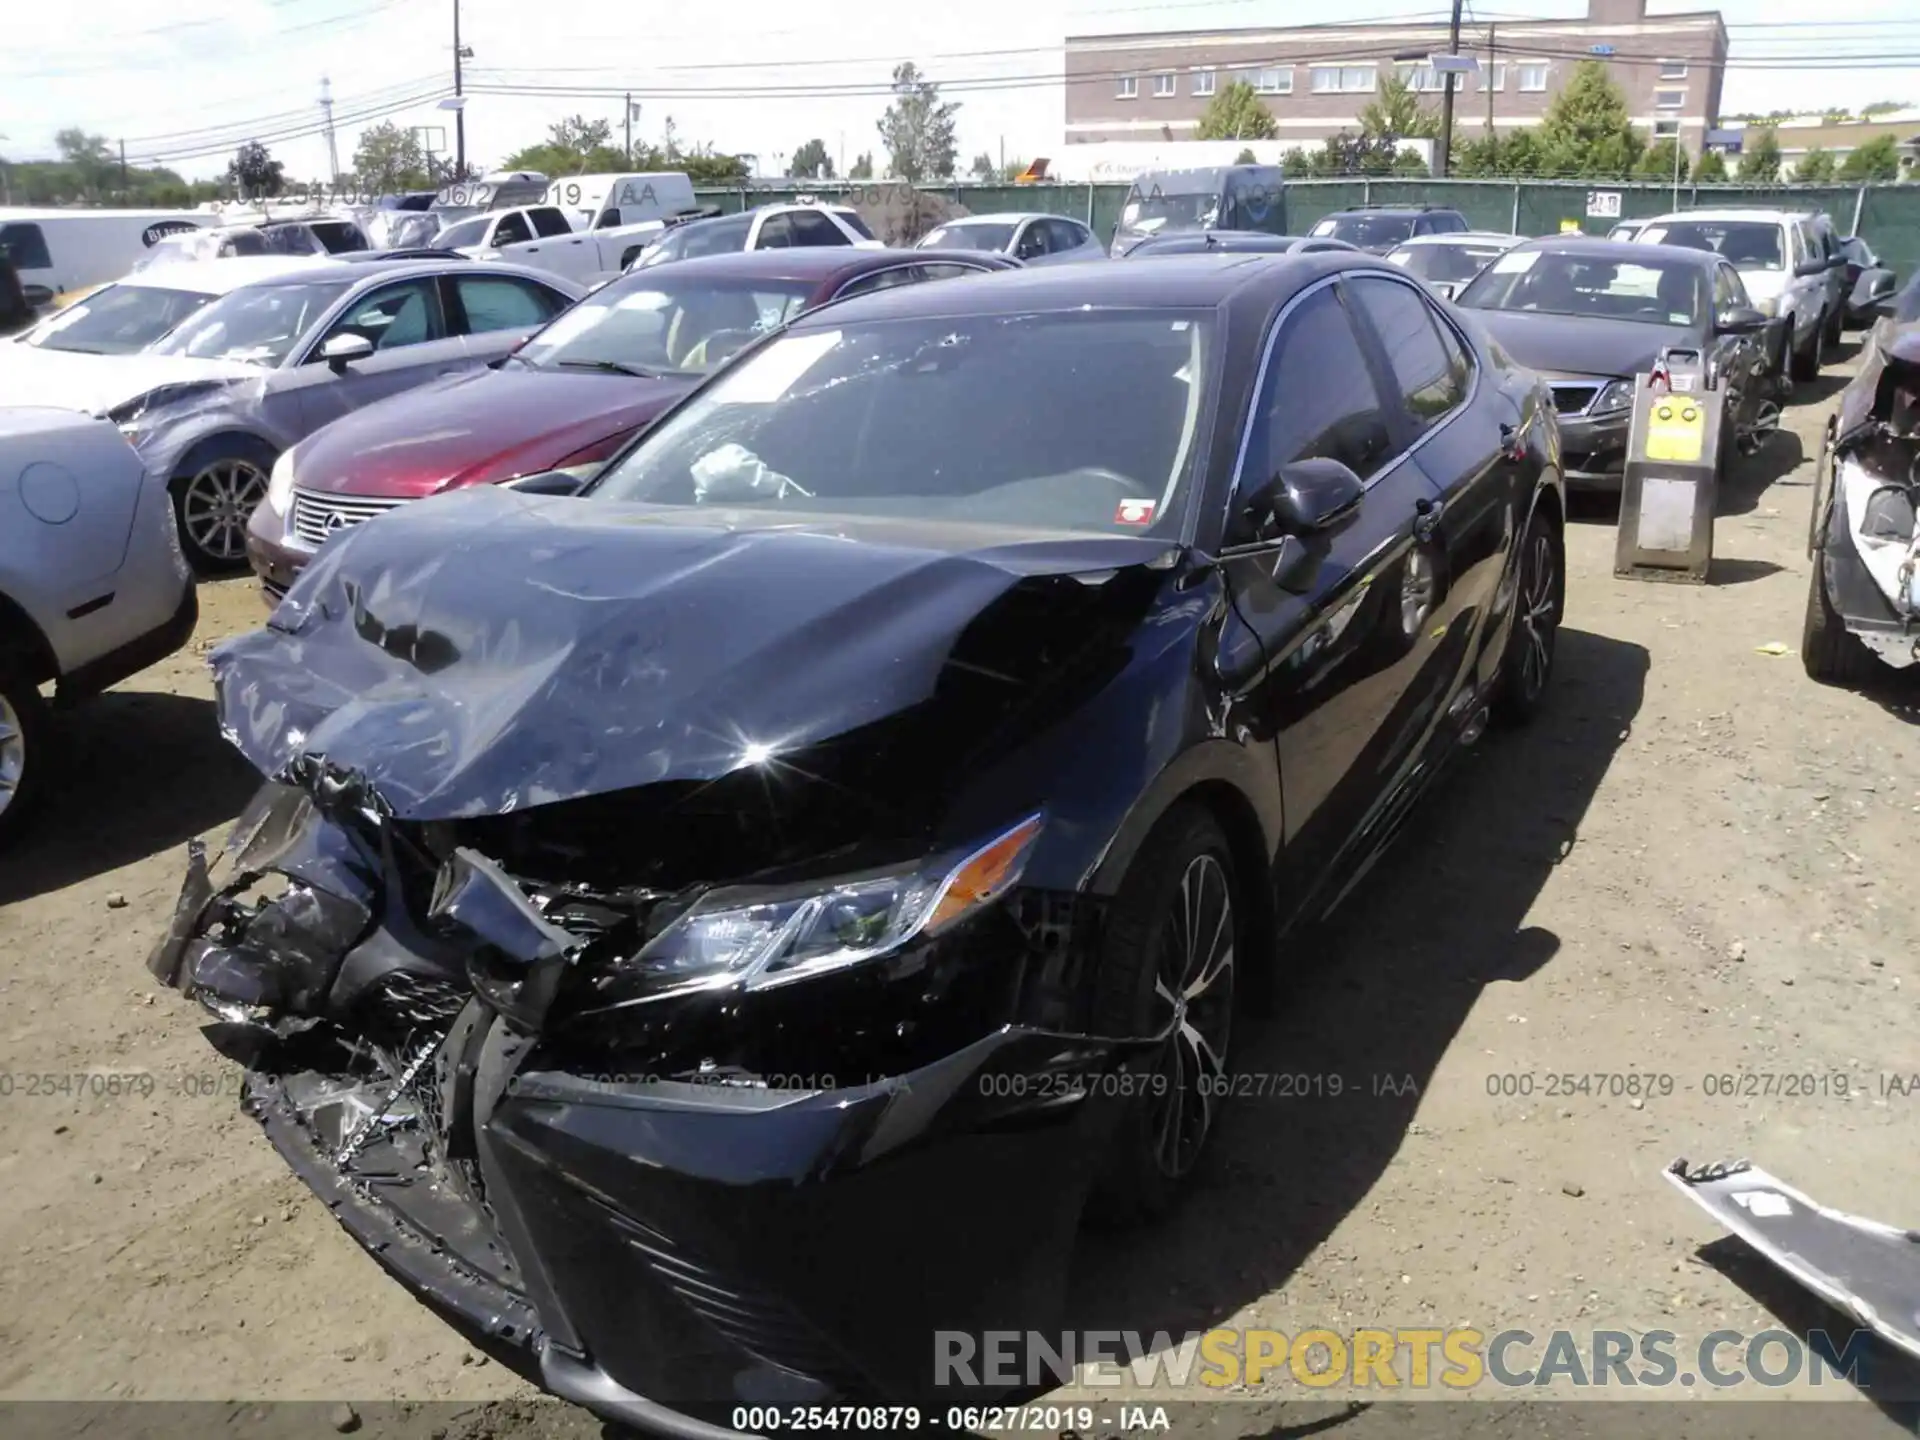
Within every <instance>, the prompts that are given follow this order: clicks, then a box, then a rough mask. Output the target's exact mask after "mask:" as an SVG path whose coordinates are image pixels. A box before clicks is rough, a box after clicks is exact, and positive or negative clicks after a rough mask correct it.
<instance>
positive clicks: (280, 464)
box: [267, 450, 293, 520]
mask: <svg viewBox="0 0 1920 1440" xmlns="http://www.w3.org/2000/svg"><path fill="white" fill-rule="evenodd" d="M292 503H293V451H292V450H282V451H281V452H280V458H279V459H278V460H276V461H274V462H273V474H271V475H270V476H268V477H267V508H268V509H269V510H271V511H272V512H273V513H274V514H275V515H277V516H279V517H280V518H281V519H283V520H284V519H286V516H287V507H288V506H289V505H291V504H292Z"/></svg>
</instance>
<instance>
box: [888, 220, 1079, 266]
mask: <svg viewBox="0 0 1920 1440" xmlns="http://www.w3.org/2000/svg"><path fill="white" fill-rule="evenodd" d="M916 248H918V249H922V250H985V251H988V252H989V253H991V254H995V255H1007V256H1011V257H1012V258H1013V259H1015V260H1018V261H1019V262H1020V263H1021V264H1022V265H1058V264H1062V263H1064V262H1071V261H1079V260H1105V259H1106V258H1107V247H1106V246H1104V245H1102V244H1101V243H1100V242H1099V240H1098V239H1096V238H1095V236H1094V233H1093V232H1092V231H1091V230H1089V229H1088V228H1087V227H1086V226H1085V225H1083V224H1081V223H1080V222H1079V221H1078V220H1072V219H1069V218H1068V217H1067V216H1065V215H1044V214H1013V213H1010V214H1004V215H968V216H964V217H963V218H961V219H958V220H949V221H947V223H946V224H944V225H939V226H936V227H935V228H934V229H932V230H930V231H928V232H927V234H926V236H925V237H924V238H923V239H922V240H921V241H920V243H919V245H918V246H917V247H916Z"/></svg>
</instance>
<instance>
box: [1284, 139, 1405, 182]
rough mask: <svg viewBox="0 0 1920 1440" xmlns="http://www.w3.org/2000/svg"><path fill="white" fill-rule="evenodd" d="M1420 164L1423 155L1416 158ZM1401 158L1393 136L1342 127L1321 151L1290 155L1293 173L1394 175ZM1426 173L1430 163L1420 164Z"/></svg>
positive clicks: (1290, 173)
mask: <svg viewBox="0 0 1920 1440" xmlns="http://www.w3.org/2000/svg"><path fill="white" fill-rule="evenodd" d="M1412 158H1413V159H1414V160H1415V162H1416V163H1418V162H1419V156H1417V155H1416V156H1414V157H1412ZM1399 159H1400V150H1399V145H1398V144H1397V143H1396V142H1395V141H1394V139H1393V138H1392V137H1391V136H1386V135H1355V134H1354V133H1353V132H1352V131H1351V130H1342V131H1341V132H1340V133H1339V134H1338V135H1329V136H1328V137H1327V138H1326V140H1325V141H1324V142H1322V144H1321V146H1320V148H1319V149H1318V150H1299V151H1296V152H1294V153H1293V154H1292V155H1289V156H1288V157H1287V162H1286V173H1287V174H1289V175H1315V176H1326V175H1390V174H1392V173H1393V172H1394V169H1395V167H1396V165H1397V163H1398V161H1399ZM1420 170H1421V171H1422V172H1423V173H1424V172H1425V170H1426V166H1425V165H1424V164H1421V165H1420Z"/></svg>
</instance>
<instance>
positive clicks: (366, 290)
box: [282, 269, 573, 370]
mask: <svg viewBox="0 0 1920 1440" xmlns="http://www.w3.org/2000/svg"><path fill="white" fill-rule="evenodd" d="M472 273H473V272H472V271H470V270H452V269H445V270H433V271H428V272H425V273H415V274H412V275H402V276H399V277H398V278H397V279H392V280H373V281H369V282H368V283H367V284H365V285H364V286H362V287H360V288H358V289H352V290H348V291H347V293H346V294H344V295H342V296H341V297H340V298H339V299H338V300H336V301H334V302H333V308H332V309H330V310H328V311H327V313H326V314H325V315H323V316H321V317H320V319H319V320H317V321H316V322H315V323H314V336H313V339H311V340H309V341H308V342H307V345H306V349H305V351H304V352H303V353H302V354H301V357H300V359H299V360H297V361H295V362H294V363H293V364H292V365H283V366H282V368H283V369H289V370H291V369H297V368H299V366H301V365H311V364H313V363H315V362H316V361H318V360H319V358H320V346H321V344H322V342H323V341H324V340H325V339H326V334H327V331H329V330H330V329H332V328H333V323H334V321H335V320H337V319H338V318H339V317H340V316H342V315H344V314H346V313H347V311H348V310H349V309H351V308H352V307H353V306H355V305H359V304H362V303H363V302H365V301H366V300H368V299H371V298H372V297H373V296H375V295H377V294H379V293H380V292H381V291H382V290H396V289H398V288H399V287H400V286H402V285H411V284H413V283H414V281H416V280H427V281H431V282H432V284H433V288H434V290H435V291H436V292H438V290H439V289H440V282H441V281H442V280H445V279H446V278H447V277H448V276H449V275H462V274H466V275H470V274H472ZM501 273H502V274H513V273H514V272H512V271H502V272H501ZM435 298H436V299H438V300H439V302H440V310H441V315H440V323H441V324H442V325H443V326H444V325H445V324H446V323H447V315H446V308H447V302H446V298H445V297H444V296H441V295H438V294H437V293H436V295H435ZM567 303H568V304H569V305H571V304H572V303H573V302H572V301H571V300H569V301H568V302H567ZM549 318H551V317H549ZM464 338H466V337H464V336H461V335H455V334H453V333H452V331H451V330H449V331H448V333H447V334H445V335H442V336H440V337H439V340H461V339H464ZM439 340H422V341H421V342H420V343H421V344H422V345H434V344H438V343H439ZM296 348H298V347H296ZM289 353H291V352H289Z"/></svg>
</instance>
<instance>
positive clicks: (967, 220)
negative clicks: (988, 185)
mask: <svg viewBox="0 0 1920 1440" xmlns="http://www.w3.org/2000/svg"><path fill="white" fill-rule="evenodd" d="M1022 220H1073V216H1071V215H1056V214H1054V213H1053V212H1052V211H1051V210H995V211H992V212H990V213H988V214H985V215H955V216H953V217H952V218H951V219H948V220H942V221H941V222H940V223H939V224H938V225H936V226H934V227H933V228H934V229H935V230H939V229H943V228H944V227H946V226H948V225H981V224H993V225H1017V224H1019V223H1020V222H1021V221H1022ZM1074 223H1075V224H1077V225H1084V224H1085V223H1086V222H1085V221H1083V220H1077V221H1074Z"/></svg>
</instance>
